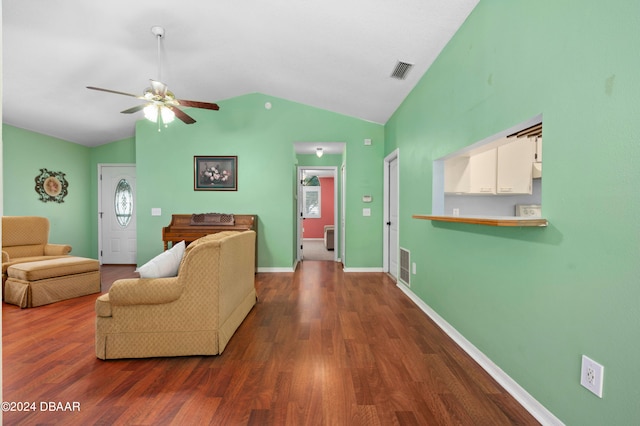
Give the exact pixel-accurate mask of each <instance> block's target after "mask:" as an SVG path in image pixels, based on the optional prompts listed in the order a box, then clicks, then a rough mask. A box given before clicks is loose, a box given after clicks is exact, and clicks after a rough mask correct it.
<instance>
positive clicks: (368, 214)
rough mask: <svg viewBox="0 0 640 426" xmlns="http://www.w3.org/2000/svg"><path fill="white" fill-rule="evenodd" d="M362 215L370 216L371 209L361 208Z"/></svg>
mask: <svg viewBox="0 0 640 426" xmlns="http://www.w3.org/2000/svg"><path fill="white" fill-rule="evenodd" d="M362 216H371V209H362Z"/></svg>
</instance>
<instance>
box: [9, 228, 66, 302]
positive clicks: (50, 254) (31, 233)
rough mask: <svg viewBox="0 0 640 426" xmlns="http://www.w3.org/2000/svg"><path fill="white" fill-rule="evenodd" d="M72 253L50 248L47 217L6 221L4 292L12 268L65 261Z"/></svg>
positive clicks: (61, 246) (60, 246) (60, 247)
mask: <svg viewBox="0 0 640 426" xmlns="http://www.w3.org/2000/svg"><path fill="white" fill-rule="evenodd" d="M70 252H71V246H70V245H66V244H49V219H47V218H46V217H39V216H3V217H2V285H3V288H4V283H5V281H6V280H7V268H9V266H11V265H15V264H18V263H25V262H35V261H39V260H47V259H55V258H58V257H64V256H66V255H68V254H69V253H70ZM3 295H4V292H3Z"/></svg>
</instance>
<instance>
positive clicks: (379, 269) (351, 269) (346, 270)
mask: <svg viewBox="0 0 640 426" xmlns="http://www.w3.org/2000/svg"><path fill="white" fill-rule="evenodd" d="M344 272H382V268H344Z"/></svg>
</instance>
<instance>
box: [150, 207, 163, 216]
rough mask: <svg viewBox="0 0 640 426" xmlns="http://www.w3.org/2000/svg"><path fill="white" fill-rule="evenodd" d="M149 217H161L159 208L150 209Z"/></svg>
mask: <svg viewBox="0 0 640 426" xmlns="http://www.w3.org/2000/svg"><path fill="white" fill-rule="evenodd" d="M151 216H162V209H161V208H160V207H152V208H151Z"/></svg>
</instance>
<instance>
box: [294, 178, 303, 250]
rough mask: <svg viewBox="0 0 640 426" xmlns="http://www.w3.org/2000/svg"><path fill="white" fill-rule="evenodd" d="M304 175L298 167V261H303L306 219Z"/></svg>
mask: <svg viewBox="0 0 640 426" xmlns="http://www.w3.org/2000/svg"><path fill="white" fill-rule="evenodd" d="M302 174H303V170H302V168H300V167H298V212H297V221H298V230H297V239H296V241H297V244H296V247H297V249H296V252H297V254H296V256H297V257H296V258H297V260H298V261H301V260H302V257H303V255H302V228H303V226H304V224H303V220H304V217H303V215H302V210H303V206H302V198H303V197H302V190H303V188H302V179H303V178H302Z"/></svg>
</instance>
